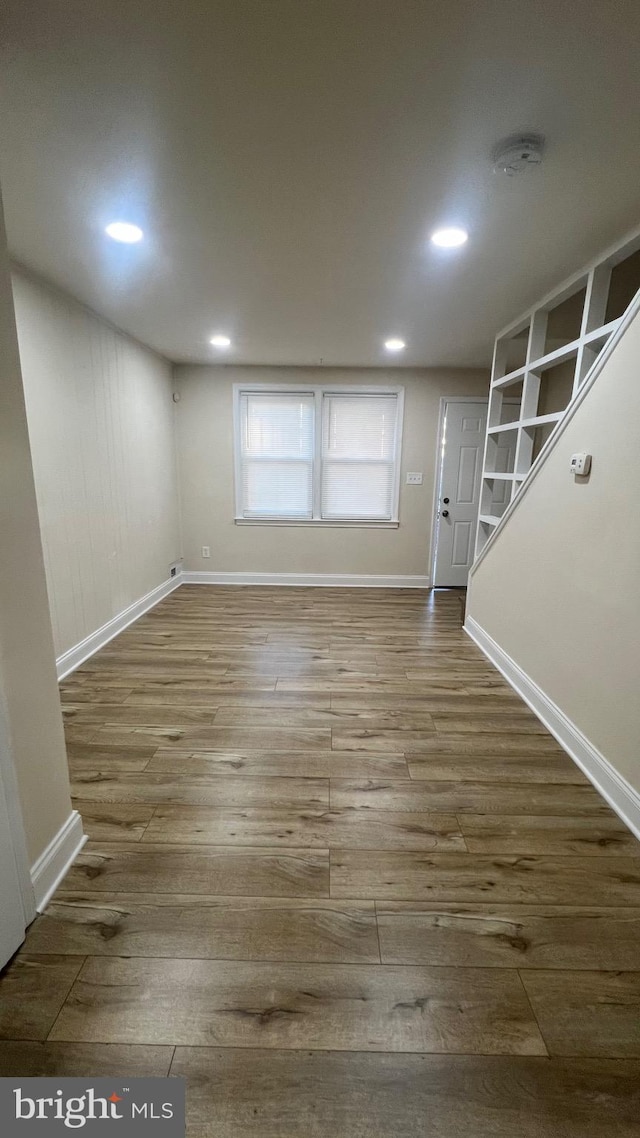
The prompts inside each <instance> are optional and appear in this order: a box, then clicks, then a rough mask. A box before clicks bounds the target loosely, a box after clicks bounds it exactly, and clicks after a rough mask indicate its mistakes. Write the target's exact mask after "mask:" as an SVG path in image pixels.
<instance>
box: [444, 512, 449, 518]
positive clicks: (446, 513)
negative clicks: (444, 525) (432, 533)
mask: <svg viewBox="0 0 640 1138" xmlns="http://www.w3.org/2000/svg"><path fill="white" fill-rule="evenodd" d="M442 517H443V518H448V517H449V511H448V510H443V511H442Z"/></svg>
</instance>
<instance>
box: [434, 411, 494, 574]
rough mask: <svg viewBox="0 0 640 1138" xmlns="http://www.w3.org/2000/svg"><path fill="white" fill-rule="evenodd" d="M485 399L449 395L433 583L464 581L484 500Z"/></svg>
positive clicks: (437, 512) (441, 453)
mask: <svg viewBox="0 0 640 1138" xmlns="http://www.w3.org/2000/svg"><path fill="white" fill-rule="evenodd" d="M486 422H487V401H486V400H478V401H477V402H475V401H472V400H469V401H468V402H467V401H466V400H464V401H463V400H456V399H451V400H447V401H446V403H445V407H444V418H443V425H442V436H441V437H442V447H441V451H440V470H439V477H438V486H437V493H438V502H437V507H436V524H435V554H434V564H433V583H434V585H441V586H444V585H466V583H467V577H468V576H469V569H470V568H471V563H472V561H473V547H474V535H475V531H476V520H477V517H478V505H479V501H480V482H481V477H482V452H483V448H484V435H485V427H486Z"/></svg>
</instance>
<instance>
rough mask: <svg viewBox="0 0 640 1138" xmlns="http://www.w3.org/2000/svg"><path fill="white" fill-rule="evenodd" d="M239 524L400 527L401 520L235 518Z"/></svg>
mask: <svg viewBox="0 0 640 1138" xmlns="http://www.w3.org/2000/svg"><path fill="white" fill-rule="evenodd" d="M233 520H234V524H235V525H237V526H294V527H296V526H297V527H298V528H300V527H303V528H304V526H309V527H312V528H313V529H316V528H317V527H320V528H321V529H399V528H400V522H399V521H398V520H396V521H390V522H379V521H371V522H366V521H364V520H363V519H362V518H360V519H359V520H357V519H353V518H352V519H349V518H342V519H341V520H340V521H329V519H328V518H305V519H301V518H234V519H233Z"/></svg>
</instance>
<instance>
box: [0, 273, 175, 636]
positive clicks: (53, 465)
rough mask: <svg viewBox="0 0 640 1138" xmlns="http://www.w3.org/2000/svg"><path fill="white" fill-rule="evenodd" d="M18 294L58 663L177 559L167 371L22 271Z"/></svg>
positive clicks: (15, 281) (151, 356)
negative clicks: (60, 658) (61, 656)
mask: <svg viewBox="0 0 640 1138" xmlns="http://www.w3.org/2000/svg"><path fill="white" fill-rule="evenodd" d="M13 288H14V296H15V306H16V321H17V327H18V340H19V344H20V358H21V363H22V372H23V377H24V387H25V396H26V405H27V416H28V422H29V435H30V438H31V447H32V451H33V464H34V473H35V482H36V493H37V498H38V508H39V512H40V525H41V529H42V541H43V546H44V556H45V566H46V573H47V585H48V590H49V600H50V605H51V617H52V624H53V633H54V640H55V646H56V654H57V655H58V656H60V655H62V653H64V652H65V651H67V650H68V649H69V648H71V647H73V646H74V645H75V644H77V643H79V642H80V641H81V640H83V639H84V638H85V637H86V636H88V635H89V634H90V633H92V632H95V631H96V630H97V629H98V628H100V627H101V625H103V624H105V623H106V622H107V621H109V620H110V619H111V618H112V617H114V616H116V615H117V614H118V613H119V612H121V611H122V610H123V609H125V608H126V607H127V606H128V605H130V604H132V603H133V602H134V601H136V600H138V599H139V598H140V597H142V596H144V595H145V594H146V593H148V592H149V591H150V590H151V589H153V588H154V587H155V586H156V585H158V584H160V583H161V582H162V581H165V580H166V579H167V577H168V576H169V565H170V563H171V562H172V561H174V560H176V559H177V558H178V557H179V553H180V548H179V524H178V497H177V478H176V463H175V446H174V433H173V402H172V385H171V367H170V365H169V364H168V363H167V361H165V360H163V359H161V358H160V357H159V356H157V355H155V354H154V353H153V352H151V351H148V350H147V349H146V348H143V347H141V346H140V345H139V344H137V343H136V342H134V341H133V340H131V339H130V338H129V337H127V336H125V335H123V334H121V333H119V332H117V331H115V330H114V329H113V328H111V327H110V326H109V325H107V324H105V323H103V322H102V321H101V320H100V319H98V317H96V316H95V315H93V314H92V313H91V312H89V311H87V309H85V308H83V307H82V306H81V305H79V304H78V303H77V302H76V301H74V300H72V299H70V298H69V297H67V296H65V295H63V294H62V293H59V292H57V291H55V290H54V289H52V288H50V287H48V286H47V285H44V284H43V283H41V282H40V281H36V280H34V279H33V278H31V277H30V276H28V275H27V274H26V273H24V272H23V271H21V270H16V271H15V272H14V274H13Z"/></svg>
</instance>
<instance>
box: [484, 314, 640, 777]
mask: <svg viewBox="0 0 640 1138" xmlns="http://www.w3.org/2000/svg"><path fill="white" fill-rule="evenodd" d="M639 360H640V316H636V317H635V319H634V320H633V322H632V323H631V325H630V327H629V328H628V330H627V331H626V333H625V334H624V336H623V337H622V339H621V340H620V342H619V343H618V345H617V347H616V348H615V349H614V350H613V353H612V355H611V356H610V358H609V360H608V361H607V362H606V363H605V365H604V367H603V370H602V372H601V374H600V375H599V376H598V377H597V378H596V379H595V381H594V384H593V386H592V387H591V388H590V389H589V390H588V391H587V393H586V395H585V397H584V400H583V401H582V402H581V403H580V404H579V405H578V406H576V408H575V414H573V416H572V417H570V418H569V420H568V422H567V423H566V425H561V426H560V427H559V428H558V434H557V435H556V436H555V440H556V441H555V445H554V446H553V448H552V449H551V451H550V453H549V455H548V458H547V459H546V461H544V462H543V464H542V465H541V466H540V467H539V468H538V470H537V472H535V473H534V475H533V477H532V480H531V482H530V484H529V485H528V486H527V485H525V487H524V488H523V490H522V491H521V495H522V497H521V498H519V499H518V501H517V505H516V506H515V509H514V511H513V514H512V515H511V517H509V518H508V519H507V521H506V523H505V524H504V528H503V529H502V531H500V532H498V533H497V535H496V538H495V540H494V541H493V542H492V543H491V544H490V545H489V546H488V547H487V549H486V552H485V555H484V557H483V558H482V559H481V560H480V561H479V562H478V563H477V565H476V567H475V569H474V570H473V572H472V575H471V581H470V592H469V598H468V604H467V613H468V615H469V616H470V617H471V618H472V619H473V620H475V621H476V622H477V624H478V625H479V626H480V627H481V628H482V629H484V631H485V632H487V633H488V634H489V635H490V636H491V637H492V638H493V640H494V641H496V642H497V644H498V646H499V647H500V648H501V649H502V650H503V652H505V653H507V655H508V656H510V657H511V658H512V659H513V660H514V661H515V663H516V664H517V665H518V666H519V667H520V668H521V669H522V670H523V671H524V672H525V673H526V674H527V675H528V676H529V677H530V678H531V679H532V680H533V681H534V682H535V684H537V685H538V687H539V688H541V689H542V691H543V692H544V693H545V694H546V695H547V696H548V697H549V698H550V699H551V700H552V701H553V703H555V704H556V705H557V706H558V707H559V708H560V710H561V711H562V712H563V713H564V715H565V716H567V717H568V718H569V720H571V722H572V723H573V724H574V725H575V726H576V727H577V729H578V730H579V732H581V733H582V735H584V736H585V737H586V739H587V741H588V742H589V744H590V745H591V746H592V747H593V748H595V749H596V751H598V752H599V753H600V754H601V755H603V756H604V757H605V759H607V760H608V762H609V763H610V764H612V766H613V767H614V769H615V771H617V773H618V774H619V775H621V776H622V777H623V778H624V779H625V780H626V781H627V782H628V783H629V784H631V786H632V787H633V788H635V790H636V791H637V792H639V793H640V749H639V744H640V595H639V594H640V588H639V586H640V508H639V503H640V458H639V451H638V444H639V440H640V382H639V363H638V361H639ZM576 451H587V452H588V453H591V454H593V467H592V472H591V475H590V477H589V478H588V479H584V480H574V477H573V475H572V474H571V473H570V471H569V460H570V457H571V455H572V454H573V453H574V452H576Z"/></svg>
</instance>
